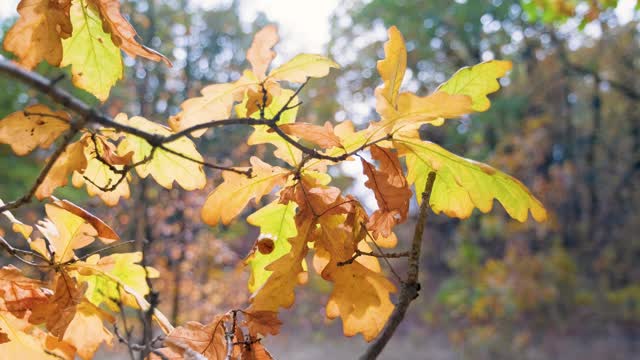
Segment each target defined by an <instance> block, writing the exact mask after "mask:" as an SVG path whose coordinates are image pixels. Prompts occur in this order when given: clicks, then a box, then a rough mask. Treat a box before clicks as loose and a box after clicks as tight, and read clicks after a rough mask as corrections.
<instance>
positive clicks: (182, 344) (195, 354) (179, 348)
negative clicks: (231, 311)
mask: <svg viewBox="0 0 640 360" xmlns="http://www.w3.org/2000/svg"><path fill="white" fill-rule="evenodd" d="M228 317H229V315H228V314H224V315H217V316H216V317H215V318H214V319H213V321H212V322H211V323H209V324H207V325H203V324H201V323H199V322H196V321H189V322H187V323H186V324H184V325H183V326H179V327H177V328H175V329H174V330H173V331H172V332H171V333H170V334H169V335H168V336H167V338H166V339H165V345H166V346H167V347H166V348H162V349H160V352H161V353H162V354H163V355H164V356H165V357H167V358H169V359H201V358H202V357H204V358H205V359H207V360H224V359H225V357H226V355H227V341H226V338H225V328H224V321H225V320H227V319H228ZM159 358H160V357H158V356H154V357H152V359H159Z"/></svg>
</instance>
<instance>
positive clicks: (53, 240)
mask: <svg viewBox="0 0 640 360" xmlns="http://www.w3.org/2000/svg"><path fill="white" fill-rule="evenodd" d="M44 208H45V212H46V213H47V217H48V219H44V220H41V221H39V222H38V224H37V225H36V228H37V229H38V230H39V231H40V233H42V235H43V236H44V237H45V238H46V239H47V242H48V244H47V242H45V241H44V240H43V239H37V240H35V241H33V242H31V244H30V245H31V247H32V248H33V249H34V250H36V251H38V252H39V253H40V254H42V255H43V256H45V257H49V250H50V251H51V252H53V253H54V259H53V260H54V261H55V262H56V263H63V262H66V261H69V260H71V259H73V258H74V256H75V254H74V252H73V250H75V249H79V248H82V247H85V246H87V245H89V244H91V243H92V242H93V241H94V240H95V237H96V236H98V231H97V230H96V228H95V227H93V226H92V225H91V224H90V223H89V222H88V221H87V220H85V219H84V218H82V217H81V216H78V215H76V214H74V213H72V212H69V211H68V210H66V209H63V208H61V207H59V206H56V205H54V204H46V205H45V206H44ZM47 247H50V248H49V249H47Z"/></svg>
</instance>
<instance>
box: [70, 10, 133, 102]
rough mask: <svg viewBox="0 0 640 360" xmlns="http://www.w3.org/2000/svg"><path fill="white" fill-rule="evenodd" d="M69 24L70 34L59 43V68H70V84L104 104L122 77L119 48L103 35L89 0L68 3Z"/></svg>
mask: <svg viewBox="0 0 640 360" xmlns="http://www.w3.org/2000/svg"><path fill="white" fill-rule="evenodd" d="M71 23H72V25H73V33H72V34H71V36H70V37H69V38H68V39H65V40H63V41H62V47H63V57H62V62H61V63H60V66H67V65H71V74H72V80H73V84H74V85H75V86H77V87H79V88H81V89H83V90H86V91H88V92H90V93H92V94H93V95H95V96H96V97H97V98H98V99H100V100H101V101H105V100H107V98H108V97H109V92H110V91H111V87H112V86H114V85H115V83H116V82H117V81H118V80H120V79H121V78H122V73H123V64H122V55H121V54H120V49H119V48H118V47H117V46H116V45H115V44H114V43H113V41H112V40H111V36H109V34H107V33H105V32H104V30H103V26H102V25H103V24H102V21H101V20H100V14H99V12H98V9H97V8H96V6H95V4H94V3H93V2H90V0H72V1H71Z"/></svg>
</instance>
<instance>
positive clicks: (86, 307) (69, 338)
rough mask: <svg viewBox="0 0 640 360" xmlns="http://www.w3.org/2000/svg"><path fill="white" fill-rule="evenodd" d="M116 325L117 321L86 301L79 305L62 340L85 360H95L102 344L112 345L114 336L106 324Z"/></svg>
mask: <svg viewBox="0 0 640 360" xmlns="http://www.w3.org/2000/svg"><path fill="white" fill-rule="evenodd" d="M105 321H106V322H108V323H114V322H115V319H114V318H113V317H112V316H111V315H109V314H108V313H106V312H105V311H103V310H101V309H100V308H98V307H96V306H94V305H92V304H91V303H89V302H88V301H86V300H84V301H82V302H81V303H79V304H78V305H77V308H76V312H75V316H74V317H73V319H72V320H71V322H70V323H69V326H68V327H67V329H66V331H65V333H64V337H63V338H62V340H63V341H64V342H66V343H67V344H70V345H72V346H73V347H74V348H75V349H76V351H77V353H78V355H79V356H80V358H81V359H83V360H90V359H93V357H94V355H95V353H96V351H97V350H98V348H99V347H100V345H101V344H102V343H105V344H107V345H109V346H110V345H112V343H113V334H111V332H110V331H109V330H107V329H106V328H105V326H104V322H105Z"/></svg>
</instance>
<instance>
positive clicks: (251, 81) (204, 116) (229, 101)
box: [169, 72, 258, 137]
mask: <svg viewBox="0 0 640 360" xmlns="http://www.w3.org/2000/svg"><path fill="white" fill-rule="evenodd" d="M257 83H258V81H257V79H255V78H254V77H253V76H252V75H251V74H248V73H247V72H245V74H244V75H243V76H242V77H241V78H240V79H238V80H237V81H235V82H233V83H226V84H212V85H208V86H206V87H204V88H203V89H202V90H201V93H202V96H199V97H195V98H191V99H187V100H185V101H184V102H183V103H182V105H180V108H181V111H180V112H179V113H178V114H177V115H175V116H172V117H171V118H169V126H170V127H171V129H173V131H176V132H178V131H181V130H184V129H187V128H190V127H192V126H196V125H198V124H202V123H206V122H209V121H216V120H224V119H227V118H228V117H229V116H230V115H231V108H232V107H233V104H234V103H235V102H237V101H241V100H242V98H243V96H244V93H245V91H246V90H247V89H248V88H249V87H250V86H252V85H256V84H257ZM206 131H207V129H200V130H196V131H193V132H191V134H192V135H193V136H195V137H200V136H202V135H203V134H204V133H205V132H206Z"/></svg>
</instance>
